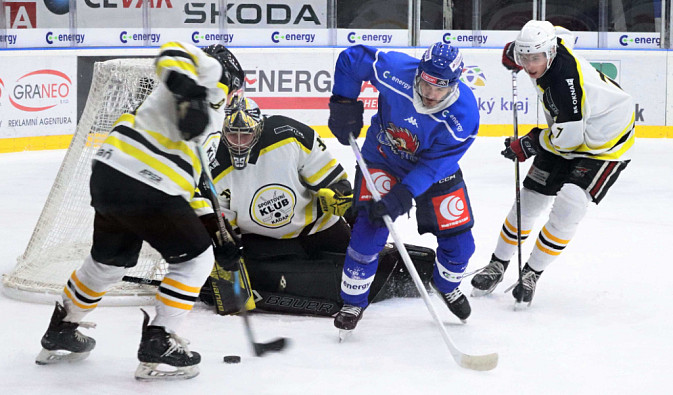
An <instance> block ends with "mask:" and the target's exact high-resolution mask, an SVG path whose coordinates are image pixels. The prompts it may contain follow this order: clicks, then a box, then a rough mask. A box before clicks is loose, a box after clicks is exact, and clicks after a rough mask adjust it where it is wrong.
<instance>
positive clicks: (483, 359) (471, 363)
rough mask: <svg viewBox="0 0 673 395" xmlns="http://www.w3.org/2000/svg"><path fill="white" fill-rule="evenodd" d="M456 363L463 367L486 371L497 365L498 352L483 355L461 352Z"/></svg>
mask: <svg viewBox="0 0 673 395" xmlns="http://www.w3.org/2000/svg"><path fill="white" fill-rule="evenodd" d="M457 362H458V365H460V366H461V367H463V368H465V369H471V370H478V371H487V370H492V369H495V368H496V366H498V353H492V354H485V355H467V354H463V355H462V356H461V358H460V360H459V361H457Z"/></svg>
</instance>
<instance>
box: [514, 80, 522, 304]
mask: <svg viewBox="0 0 673 395" xmlns="http://www.w3.org/2000/svg"><path fill="white" fill-rule="evenodd" d="M516 73H518V71H516V70H512V117H513V118H514V119H513V120H512V125H513V126H514V139H515V140H516V139H518V138H519V114H518V113H517V109H516V102H517V100H518V97H517V96H518V95H517V84H516ZM514 183H515V184H516V187H515V190H516V192H515V193H516V203H515V204H516V248H517V258H518V262H519V284H522V283H523V282H522V278H521V276H522V274H521V271H522V270H523V268H522V265H521V186H520V185H521V180H520V178H519V158H516V159H514ZM522 298H523V292H519V296H518V297H517V298H516V302H517V303H521V301H522Z"/></svg>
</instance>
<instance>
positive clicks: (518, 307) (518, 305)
mask: <svg viewBox="0 0 673 395" xmlns="http://www.w3.org/2000/svg"><path fill="white" fill-rule="evenodd" d="M531 303H533V302H532V301H530V302H514V311H523V310H527V309H528V307H530V304H531Z"/></svg>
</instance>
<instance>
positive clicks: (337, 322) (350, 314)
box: [334, 304, 364, 343]
mask: <svg viewBox="0 0 673 395" xmlns="http://www.w3.org/2000/svg"><path fill="white" fill-rule="evenodd" d="M363 313H364V309H363V308H362V307H358V306H352V305H349V304H344V305H343V307H342V308H341V310H340V311H339V312H338V313H337V315H336V316H335V317H334V326H335V327H337V328H339V343H341V342H343V341H344V340H346V338H348V337H349V336H350V334H351V333H352V332H353V329H355V327H356V326H357V325H358V322H360V320H361V319H362V314H363Z"/></svg>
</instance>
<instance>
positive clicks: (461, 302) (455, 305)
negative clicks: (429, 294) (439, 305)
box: [430, 281, 472, 323]
mask: <svg viewBox="0 0 673 395" xmlns="http://www.w3.org/2000/svg"><path fill="white" fill-rule="evenodd" d="M430 285H431V286H432V289H433V290H434V291H435V292H436V293H437V295H438V296H439V297H440V298H441V299H442V302H444V304H446V306H447V307H448V308H449V310H450V311H451V312H452V313H453V314H454V315H455V316H456V317H458V318H459V319H460V320H461V321H462V322H463V323H465V322H466V320H467V317H469V316H470V314H471V313H472V308H471V307H470V302H469V301H468V300H467V297H466V296H465V295H463V293H462V292H461V290H460V288H458V287H456V289H454V290H453V291H451V292H447V293H444V292H442V291H440V290H439V289H437V286H436V285H435V282H434V281H431V282H430Z"/></svg>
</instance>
